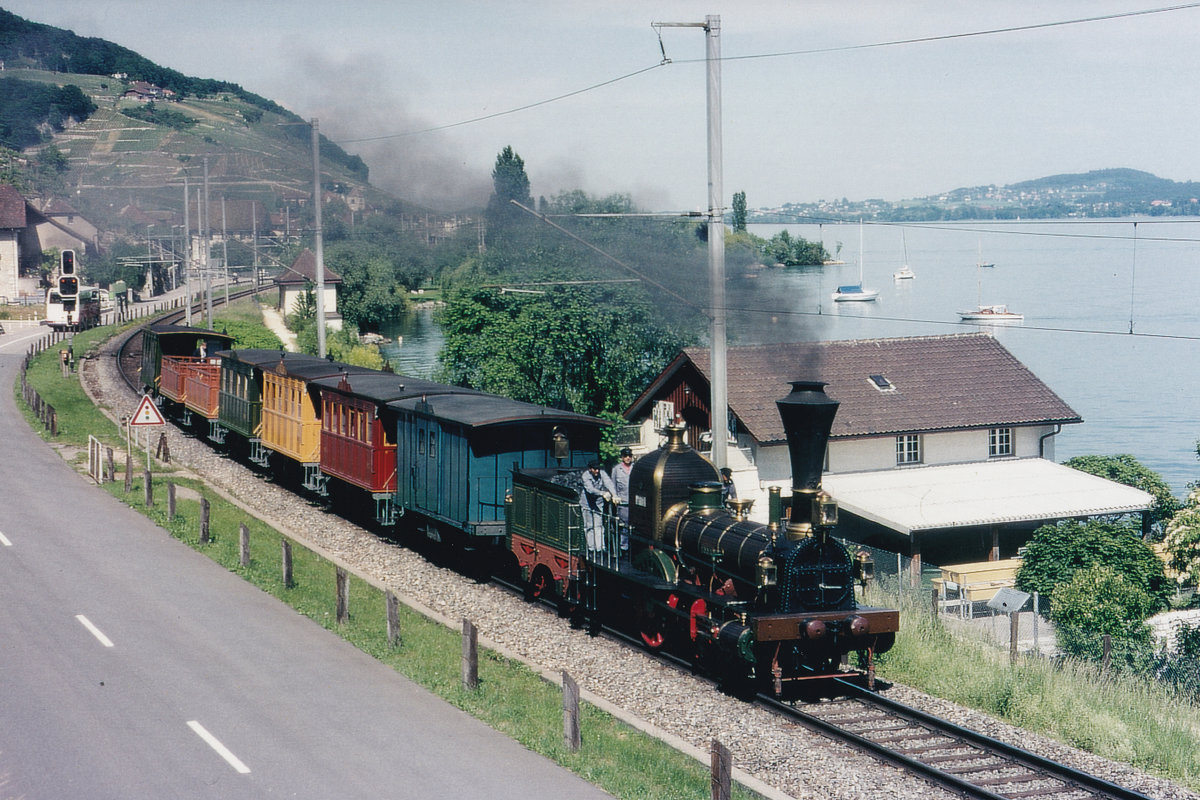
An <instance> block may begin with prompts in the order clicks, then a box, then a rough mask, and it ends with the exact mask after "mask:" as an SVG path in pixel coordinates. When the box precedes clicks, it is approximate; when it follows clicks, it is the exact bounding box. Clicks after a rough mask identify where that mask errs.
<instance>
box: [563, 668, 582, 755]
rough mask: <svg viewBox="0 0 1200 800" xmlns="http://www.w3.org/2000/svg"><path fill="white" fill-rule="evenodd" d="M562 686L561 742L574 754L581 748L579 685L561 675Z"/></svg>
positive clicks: (567, 676)
mask: <svg viewBox="0 0 1200 800" xmlns="http://www.w3.org/2000/svg"><path fill="white" fill-rule="evenodd" d="M562 685H563V742H564V743H565V744H566V745H567V749H568V750H570V751H571V752H575V751H576V750H578V749H579V748H580V746H582V744H583V738H582V736H581V735H580V732H579V684H578V683H576V682H575V679H574V678H572V677H571V676H570V675H568V674H567V671H566V670H565V669H564V670H563V674H562Z"/></svg>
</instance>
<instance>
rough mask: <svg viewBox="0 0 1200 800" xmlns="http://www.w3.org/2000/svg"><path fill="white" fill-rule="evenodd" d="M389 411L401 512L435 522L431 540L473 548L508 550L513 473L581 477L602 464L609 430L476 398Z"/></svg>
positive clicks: (399, 404) (433, 399)
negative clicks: (578, 473) (603, 435)
mask: <svg viewBox="0 0 1200 800" xmlns="http://www.w3.org/2000/svg"><path fill="white" fill-rule="evenodd" d="M388 407H389V409H391V411H392V412H393V413H394V414H395V417H396V425H397V429H396V442H397V456H396V463H397V470H398V471H399V473H400V474H399V480H398V481H397V484H396V489H397V491H396V505H397V506H398V507H400V508H403V509H405V511H406V512H407V511H415V512H417V513H418V514H420V515H421V516H422V517H424V518H426V519H427V520H429V523H430V526H427V528H426V533H427V535H429V536H430V537H431V538H434V539H438V540H444V539H445V538H446V537H447V536H449V537H450V538H451V539H456V540H457V541H456V542H455V544H460V545H465V546H466V547H468V548H471V547H483V546H497V547H498V546H500V545H502V544H503V541H504V508H505V506H504V501H505V497H506V495H507V494H508V492H509V490H510V489H511V488H512V474H513V470H514V469H517V468H519V469H545V468H548V467H562V468H567V469H575V470H582V469H583V468H584V467H585V466H586V465H587V463H588V462H589V461H590V460H592V459H594V458H596V457H597V455H598V453H599V447H600V432H601V430H602V429H603V428H604V427H606V426H607V424H608V423H606V422H604V421H603V420H600V419H597V418H595V417H588V416H585V415H583V414H576V413H573V412H570V411H558V410H555V409H550V408H543V407H541V406H535V405H532V404H530V403H522V402H518V401H516V400H510V399H508V398H506V397H497V396H495V395H490V394H483V393H476V392H471V393H455V394H440V395H430V396H427V397H408V398H405V399H403V400H398V401H394V402H392V403H389V406H388ZM556 448H557V452H556ZM556 455H557V456H558V457H557V458H556Z"/></svg>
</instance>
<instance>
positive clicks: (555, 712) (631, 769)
mask: <svg viewBox="0 0 1200 800" xmlns="http://www.w3.org/2000/svg"><path fill="white" fill-rule="evenodd" d="M112 333H113V330H112V329H111V328H107V329H97V330H93V331H88V332H86V333H82V334H79V335H77V336H76V337H75V339H74V342H73V347H74V351H75V353H76V355H77V356H78V355H79V354H81V353H84V352H87V350H89V349H92V348H94V347H96V346H97V345H98V343H99V342H100V341H102V340H103V339H104V338H107V336H109V335H111V334H112ZM58 349H59V347H58V346H56V347H54V348H51V349H50V350H47V351H46V352H44V353H42V354H40V355H39V356H38V357H37V358H36V359H35V360H34V362H33V364H32V365H31V366H30V369H29V371H28V373H27V380H28V381H29V383H30V384H32V385H33V386H34V388H35V389H37V391H38V392H39V393H40V394H41V395H42V397H43V398H44V399H45V400H46V402H48V403H50V404H51V405H52V406H54V408H55V409H56V411H57V412H58V427H59V436H58V438H57V439H55V440H53V441H54V442H56V443H57V444H60V445H62V444H65V445H70V446H86V444H87V437H88V434H91V435H94V436H96V437H97V438H99V439H100V440H101V441H103V442H105V443H106V444H109V445H110V446H112V447H113V448H114V450H115V449H117V448H118V447H121V446H123V439H122V436H121V433H120V431H118V429H117V428H116V426H115V425H113V423H112V422H110V421H109V420H108V418H107V417H105V416H104V415H103V414H102V413H101V412H100V410H99V409H97V408H96V407H95V406H94V405H93V404H92V403H91V402H90V400H89V399H88V397H87V395H86V393H85V392H84V391H83V388H82V387H81V386H80V385H79V378H78V375H74V374H72V375H71V376H69V377H67V378H63V377H62V375H61V369H60V367H59V364H58ZM14 394H15V395H16V399H17V405H18V408H21V409H22V411H23V413H25V415H26V418H27V419H28V420H29V421H30V422H31V426H32V427H33V428H34V430H35V431H37V432H39V433H41V435H42V436H43V438H47V439H48V438H49V434H47V433H45V432H44V431H42V427H41V425H40V424H38V423H36V421H35V420H34V418H33V415H32V413H31V412H29V410H28V409H27V408H25V406H24V404H23V403H22V401H21V397H20V390H19V387H16V388H15V389H14ZM131 410H132V409H130V411H131ZM74 460H76V461H77V459H74ZM118 469H120V466H118ZM166 470H168V471H169V470H170V467H169V466H168V467H166ZM134 474H135V479H134V480H133V482H132V489H131V491H130V492H129V493H126V492H125V491H124V484H123V482H120V481H118V482H114V483H109V484H106V485H104V487H103V488H104V490H106V491H108V492H109V493H110V494H112V495H113V496H114V497H116V498H117V499H119V500H120V501H122V502H123V503H125V504H127V505H128V506H130V507H131V508H134V509H135V510H137V511H139V512H140V513H142V514H144V515H145V516H147V517H148V518H150V519H151V520H153V521H154V522H155V523H156V524H158V525H159V526H161V527H162V528H164V529H165V530H167V531H168V532H169V533H170V534H171V535H172V536H173V537H175V538H177V539H179V540H180V541H181V542H183V543H185V544H187V545H188V546H190V547H192V548H194V549H196V550H198V551H200V552H202V553H204V554H205V555H207V556H208V557H209V558H211V559H212V560H213V561H215V562H217V563H218V564H220V565H222V566H223V567H225V568H226V569H229V570H231V571H233V572H236V573H237V574H239V575H241V576H242V577H243V578H244V579H245V580H247V581H249V582H250V583H252V584H254V585H255V586H257V587H258V588H260V589H261V590H263V591H265V592H267V593H268V594H271V595H272V596H274V597H276V598H278V599H279V600H280V601H282V602H284V603H286V604H288V605H289V606H291V607H292V608H294V609H295V610H296V611H297V612H299V613H301V614H303V615H305V616H307V617H309V618H310V619H312V620H313V621H315V622H317V623H318V624H320V625H322V626H323V627H325V628H326V629H328V630H329V631H331V632H333V633H335V634H337V635H339V636H341V637H342V638H344V639H345V640H346V641H348V642H350V643H352V644H354V645H355V646H356V647H358V648H359V649H360V650H362V651H363V652H365V653H368V654H369V655H371V656H373V657H375V658H377V659H379V660H380V661H382V662H384V663H385V664H388V665H389V666H391V667H392V668H393V669H395V670H396V671H397V672H400V673H402V674H404V675H406V676H407V677H409V678H410V679H412V680H413V681H415V682H416V683H418V684H420V685H421V686H423V687H425V688H426V689H428V690H429V691H431V692H433V693H434V694H436V695H438V696H439V697H441V698H443V699H444V700H446V701H447V702H449V703H451V704H453V705H455V706H457V707H458V708H460V709H462V710H464V711H465V712H467V713H469V714H471V715H472V716H474V717H476V718H477V719H479V720H481V721H483V722H485V723H486V724H488V725H490V726H491V727H493V728H495V729H496V730H498V731H500V732H502V733H504V734H506V735H508V736H510V737H511V738H513V739H515V740H516V741H518V742H520V743H521V744H522V745H523V746H525V747H527V748H529V749H530V750H533V751H534V752H536V753H539V754H541V755H543V756H545V757H547V758H550V759H552V760H553V761H555V762H557V763H558V764H561V765H562V766H564V767H565V768H567V769H569V770H571V771H572V772H574V773H575V774H577V775H579V776H580V777H582V778H584V779H585V780H588V781H590V782H592V783H594V784H596V785H597V786H599V787H601V788H602V789H604V790H605V791H607V792H609V793H610V794H612V795H614V796H616V797H620V798H629V800H634V798H639V799H640V798H662V800H675V799H676V798H678V799H679V800H684V799H685V798H688V799H690V798H697V797H707V796H709V793H710V774H709V770H708V768H707V767H706V766H705V765H703V764H701V763H699V762H697V761H695V760H694V759H692V758H689V757H688V756H685V755H683V754H682V753H680V752H678V751H677V750H675V749H674V748H672V747H670V746H668V745H666V744H665V743H663V742H661V741H659V740H657V739H654V738H653V737H651V736H649V735H647V734H644V733H642V732H641V731H638V730H636V729H634V728H632V727H630V726H629V725H627V724H626V723H624V722H622V721H621V720H619V719H617V718H615V717H613V716H612V715H610V714H608V713H606V712H604V711H601V710H600V709H597V708H595V707H593V706H590V705H588V704H587V703H582V704H581V711H580V716H581V719H580V726H581V729H582V731H583V738H584V744H583V747H582V748H581V749H580V750H579V751H576V752H571V751H570V750H568V749H567V747H566V745H565V743H564V742H563V735H562V694H561V691H560V690H559V688H558V687H557V686H554V685H552V684H550V683H547V682H546V681H545V680H543V679H542V678H541V676H540V675H538V674H537V673H535V672H534V671H532V670H531V669H529V668H528V667H526V666H525V665H524V664H521V663H520V662H517V661H513V660H511V659H507V658H504V657H502V656H500V655H498V654H496V653H493V652H491V651H487V650H484V649H482V648H481V650H480V658H479V687H478V688H477V689H476V690H475V691H468V690H465V689H464V688H463V687H462V684H461V668H460V664H461V653H462V640H461V636H460V634H459V633H457V632H455V631H452V630H449V629H447V628H446V627H444V626H443V625H441V624H439V623H437V622H435V621H433V620H430V619H428V618H426V617H424V616H422V615H421V614H419V613H417V612H416V611H413V610H411V609H409V608H407V607H406V606H403V605H401V607H400V620H399V622H400V631H401V641H400V644H399V646H398V647H395V648H393V647H392V646H391V645H390V644H389V643H388V640H387V630H386V619H387V613H386V600H385V597H384V594H383V592H382V591H380V590H379V589H378V588H376V587H374V586H372V585H371V584H369V583H367V582H366V581H363V580H360V579H359V578H357V577H356V576H353V575H351V576H350V603H349V609H350V615H349V621H348V622H347V623H346V624H344V625H339V624H338V623H337V620H336V598H335V586H336V578H335V572H336V567H335V566H334V565H333V564H332V563H331V562H329V561H327V560H326V559H324V558H322V557H321V556H319V555H318V554H316V553H314V552H312V551H310V550H308V549H307V548H305V547H304V546H303V545H301V544H299V543H297V542H293V543H292V565H293V583H292V585H291V586H290V587H285V586H284V585H283V579H282V574H281V571H280V561H281V559H280V547H281V545H280V541H281V539H282V538H285V537H282V536H281V534H280V533H279V532H278V531H275V530H274V529H272V528H271V527H270V526H268V525H267V524H266V523H263V522H261V521H260V520H258V519H255V518H254V517H251V516H249V515H248V514H247V513H246V512H245V511H243V510H242V509H240V508H238V507H237V506H235V505H233V504H231V503H229V502H227V501H225V500H224V499H223V498H222V497H221V496H220V495H218V494H217V493H216V492H215V491H213V490H212V489H210V488H209V487H207V486H205V485H204V484H203V483H202V482H200V481H197V480H193V479H190V478H181V477H169V472H168V473H167V474H164V473H163V472H159V473H158V474H156V477H155V478H154V480H155V487H154V488H155V492H154V494H155V504H154V505H153V506H151V507H146V506H145V504H144V502H143V500H144V484H143V482H142V477H141V472H140V469H139V468H138V466H137V463H136V459H135V468H134ZM166 480H172V482H174V483H175V484H176V485H177V486H178V487H180V488H182V489H185V490H191V491H190V492H188V491H184V492H180V493H179V494H178V495H177V497H178V499H177V502H176V514H175V516H174V518H173V519H170V520H168V519H167V510H166V505H167V504H166V489H165V481H166ZM193 493H194V496H193ZM195 497H204V498H205V499H207V500H208V502H209V513H210V516H209V528H210V531H211V536H212V538H211V540H210V541H209V543H208V544H201V543H200V535H199V530H200V501H199V500H198V499H195ZM243 524H244V525H246V527H247V530H248V532H249V537H250V553H251V559H250V564H249V566H246V567H243V566H241V563H240V541H239V533H238V531H239V526H240V525H243ZM733 796H734V797H736V798H740V799H741V800H749V799H750V798H757V797H760V795H758V794H756V793H754V792H751V791H749V790H747V789H745V787H742V786H735V787H734V792H733Z"/></svg>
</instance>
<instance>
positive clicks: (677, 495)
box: [629, 425, 721, 541]
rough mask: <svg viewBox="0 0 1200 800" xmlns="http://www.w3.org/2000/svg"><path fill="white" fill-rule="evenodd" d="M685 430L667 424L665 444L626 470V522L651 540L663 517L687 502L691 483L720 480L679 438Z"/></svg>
mask: <svg viewBox="0 0 1200 800" xmlns="http://www.w3.org/2000/svg"><path fill="white" fill-rule="evenodd" d="M686 430H687V429H686V428H685V427H684V426H682V425H669V426H668V427H667V429H666V434H667V442H666V444H664V445H663V446H662V447H660V448H659V449H657V450H655V451H653V452H651V453H648V454H646V455H644V456H642V457H641V458H639V459H638V460H637V461H636V462H634V465H633V469H632V470H631V471H630V473H629V525H630V527H632V528H633V529H634V530H638V531H641V532H642V533H643V534H646V535H650V536H652V537H653V538H654V540H655V541H662V523H663V517H664V516H666V514H667V511H668V510H669V509H670V508H671V507H673V506H675V505H677V504H679V503H684V504H686V503H687V501H688V500H689V498H690V497H691V489H690V487H691V485H692V484H694V483H704V482H711V481H718V482H719V481H720V480H721V474H720V473H719V472H717V468H716V467H714V466H713V465H712V462H710V461H709V460H708V459H707V458H705V457H704V456H702V455H700V454H699V453H697V452H696V451H695V450H693V449H692V448H691V447H690V446H689V445H688V444H687V443H686V442H684V441H683V434H684V432H685V431H686Z"/></svg>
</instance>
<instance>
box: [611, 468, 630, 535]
mask: <svg viewBox="0 0 1200 800" xmlns="http://www.w3.org/2000/svg"><path fill="white" fill-rule="evenodd" d="M632 469H633V451H632V450H630V449H629V448H628V447H622V448H621V460H620V461H618V462H617V463H616V464H614V465H613V468H612V482H613V486H614V487H616V492H615V494H616V495H617V502H618V503H620V505H618V506H617V519H619V520H620V522H621V552H625V551H627V550H628V549H629V473H630V471H631V470H632Z"/></svg>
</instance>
